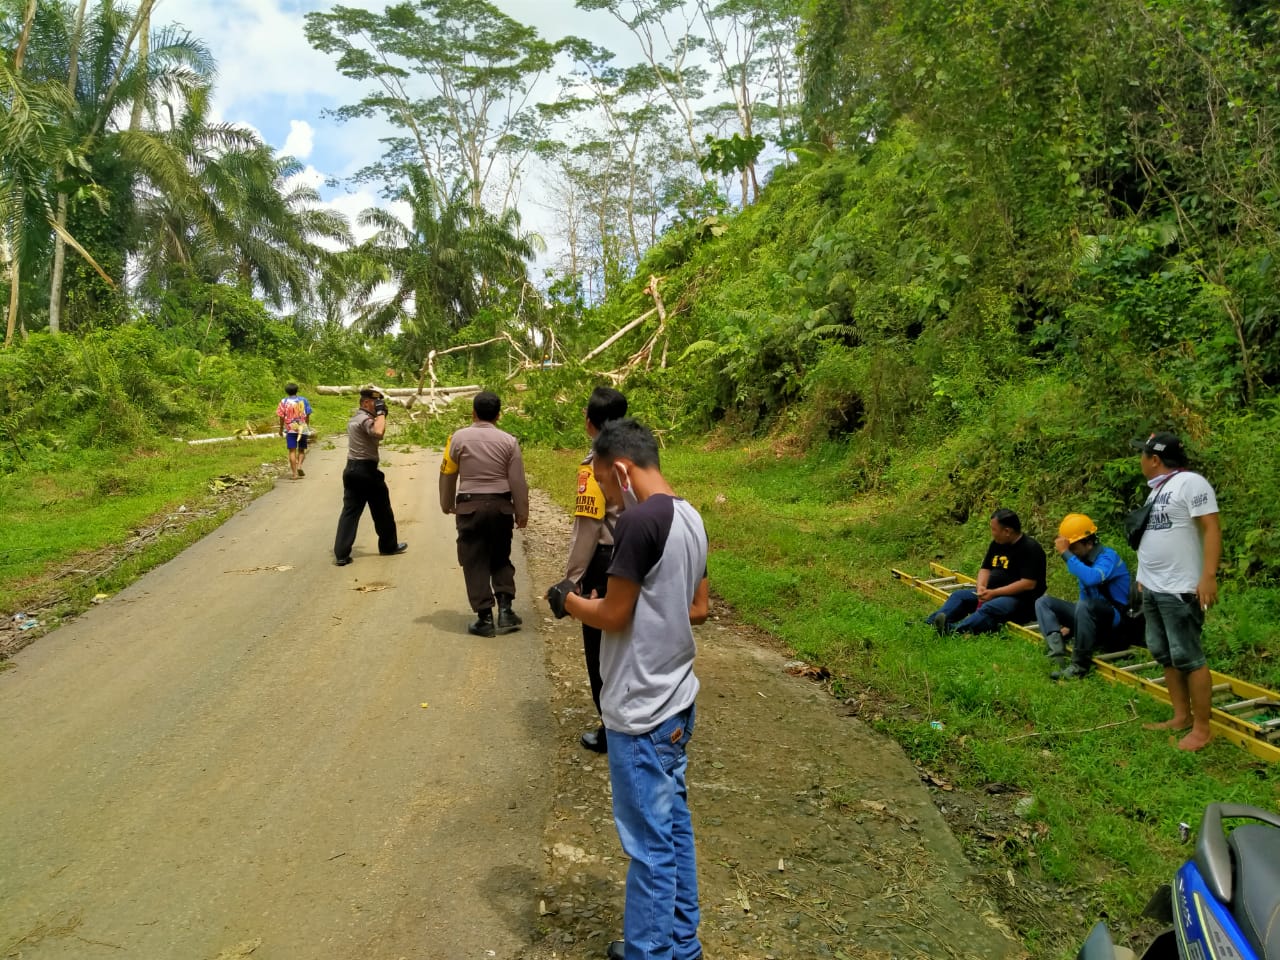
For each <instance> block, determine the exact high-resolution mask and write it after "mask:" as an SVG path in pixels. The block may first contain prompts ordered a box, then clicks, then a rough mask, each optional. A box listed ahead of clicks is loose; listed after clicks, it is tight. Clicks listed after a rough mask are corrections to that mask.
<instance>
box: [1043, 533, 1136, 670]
mask: <svg viewBox="0 0 1280 960" xmlns="http://www.w3.org/2000/svg"><path fill="white" fill-rule="evenodd" d="M1053 548H1054V550H1056V551H1057V553H1058V555H1059V556H1061V557H1062V559H1063V560H1065V561H1066V564H1067V569H1068V570H1070V571H1071V575H1072V576H1073V577H1075V578H1076V579H1077V580H1078V581H1079V582H1080V599H1079V600H1077V601H1076V602H1075V603H1071V602H1069V601H1067V600H1063V599H1061V598H1059V597H1051V596H1049V595H1048V594H1047V593H1046V594H1045V595H1044V596H1042V597H1041V598H1040V599H1039V600H1037V601H1036V621H1037V622H1038V623H1039V624H1040V632H1041V633H1043V634H1044V642H1045V644H1046V645H1047V647H1048V655H1049V656H1050V657H1052V658H1053V659H1054V661H1055V662H1056V664H1057V667H1058V668H1057V669H1056V670H1054V671H1053V672H1052V673H1050V674H1049V676H1050V677H1051V678H1052V679H1054V680H1078V679H1079V678H1081V677H1083V676H1085V675H1086V674H1087V673H1088V672H1089V668H1090V667H1091V666H1092V665H1093V651H1094V648H1095V647H1097V646H1098V642H1099V640H1100V639H1104V638H1105V637H1107V636H1108V635H1110V634H1111V632H1112V631H1113V630H1115V629H1116V628H1117V627H1118V626H1119V625H1120V617H1121V612H1122V611H1124V610H1127V609H1128V607H1129V568H1128V567H1126V566H1125V563H1124V561H1123V560H1121V559H1120V554H1118V553H1116V552H1115V551H1114V550H1112V549H1111V548H1110V547H1104V546H1103V545H1102V544H1100V543H1099V542H1098V527H1097V524H1095V523H1094V522H1093V521H1092V520H1090V519H1089V518H1088V517H1087V516H1085V515H1084V514H1083V513H1069V514H1067V515H1066V516H1065V517H1063V518H1062V523H1061V524H1059V526H1058V536H1057V539H1055V540H1054V541H1053ZM1068 637H1072V641H1071V662H1070V663H1069V664H1065V665H1064V662H1065V660H1066V656H1067V647H1066V640H1067V638H1068Z"/></svg>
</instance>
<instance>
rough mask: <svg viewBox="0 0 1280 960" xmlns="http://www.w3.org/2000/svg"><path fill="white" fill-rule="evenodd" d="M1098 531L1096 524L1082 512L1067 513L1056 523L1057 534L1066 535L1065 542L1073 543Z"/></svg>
mask: <svg viewBox="0 0 1280 960" xmlns="http://www.w3.org/2000/svg"><path fill="white" fill-rule="evenodd" d="M1097 532H1098V525H1097V524H1096V523H1094V522H1093V521H1092V520H1090V519H1089V518H1088V517H1086V516H1085V515H1084V514H1083V513H1068V514H1067V515H1066V516H1065V517H1063V518H1062V523H1060V524H1058V536H1060V537H1066V538H1067V543H1075V542H1076V541H1077V540H1083V539H1084V538H1085V537H1088V536H1092V535H1093V534H1095V533H1097Z"/></svg>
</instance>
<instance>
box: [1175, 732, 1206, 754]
mask: <svg viewBox="0 0 1280 960" xmlns="http://www.w3.org/2000/svg"><path fill="white" fill-rule="evenodd" d="M1169 739H1170V740H1172V739H1173V738H1172V737H1170V738H1169ZM1212 739H1213V738H1212V737H1211V736H1210V735H1209V734H1207V733H1197V732H1196V731H1194V730H1193V731H1191V732H1190V733H1188V734H1187V735H1186V736H1185V737H1183V738H1182V739H1181V740H1179V741H1178V744H1177V746H1178V749H1179V750H1188V751H1191V750H1199V749H1201V748H1203V747H1204V745H1205V744H1207V743H1208V742H1209V741H1210V740H1212Z"/></svg>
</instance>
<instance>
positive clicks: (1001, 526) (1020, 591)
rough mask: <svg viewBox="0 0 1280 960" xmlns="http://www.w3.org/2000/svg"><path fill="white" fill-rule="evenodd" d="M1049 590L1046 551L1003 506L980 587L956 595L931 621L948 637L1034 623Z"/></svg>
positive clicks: (994, 521) (980, 574) (996, 519)
mask: <svg viewBox="0 0 1280 960" xmlns="http://www.w3.org/2000/svg"><path fill="white" fill-rule="evenodd" d="M1044 591H1045V555H1044V548H1043V547H1041V546H1040V544H1038V543H1036V541H1035V540H1034V539H1033V538H1032V537H1029V536H1027V535H1026V534H1024V533H1023V532H1022V521H1021V520H1019V519H1018V515H1017V514H1016V513H1014V512H1013V511H1012V510H1006V509H1004V508H1003V507H1002V508H1001V509H999V510H997V511H996V512H995V513H993V514H992V515H991V546H989V547H988V548H987V556H986V558H985V559H984V560H983V561H982V569H981V570H979V571H978V583H977V586H976V588H975V589H972V590H969V589H964V590H957V591H955V593H953V594H951V596H949V597H947V602H946V603H944V604H943V605H942V606H941V607H939V608H938V609H937V610H935V611H934V612H933V613H931V614H930V615H929V616H928V617H927V618H926V620H925V622H926V623H929V624H932V625H933V627H934V629H936V630H937V631H938V633H939V634H941V635H943V636H945V635H946V634H948V633H990V632H992V631H995V630H999V629H1000V628H1001V627H1002V626H1003V625H1004V624H1006V623H1008V622H1009V621H1010V620H1013V621H1016V622H1018V623H1026V622H1028V621H1030V620H1034V619H1035V612H1036V600H1038V599H1039V598H1040V596H1041V595H1042V594H1043V593H1044Z"/></svg>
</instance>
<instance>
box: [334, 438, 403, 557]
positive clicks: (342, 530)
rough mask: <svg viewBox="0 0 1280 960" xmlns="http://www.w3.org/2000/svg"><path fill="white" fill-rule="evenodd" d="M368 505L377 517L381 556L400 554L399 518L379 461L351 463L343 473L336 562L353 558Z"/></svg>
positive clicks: (335, 541) (374, 525)
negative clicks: (393, 508) (397, 551)
mask: <svg viewBox="0 0 1280 960" xmlns="http://www.w3.org/2000/svg"><path fill="white" fill-rule="evenodd" d="M366 505H368V507H369V514H370V515H371V516H372V517H373V529H374V530H376V531H377V533H378V552H379V553H395V552H396V547H397V546H399V540H398V539H397V537H396V515H395V514H394V513H392V511H391V492H390V491H389V490H387V478H386V476H385V475H384V474H383V472H382V471H381V470H379V469H378V461H376V460H348V461H347V468H346V469H345V470H343V471H342V513H341V514H340V515H339V516H338V534H337V536H336V537H334V540H333V556H334V558H335V559H337V560H342V559H345V558H346V557H349V556H351V545H352V544H353V543H355V542H356V530H357V528H359V526H360V516H361V514H363V513H364V508H365V506H366Z"/></svg>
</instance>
